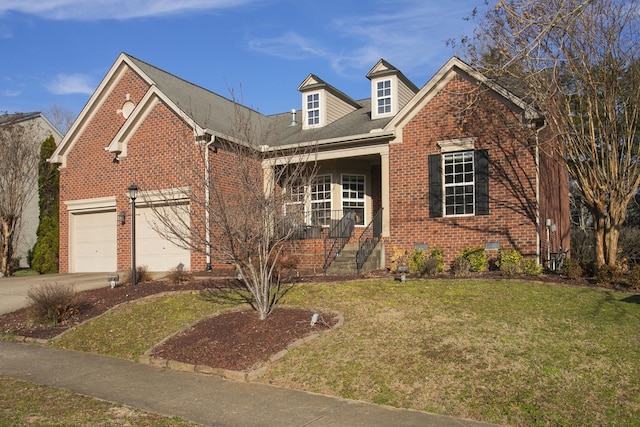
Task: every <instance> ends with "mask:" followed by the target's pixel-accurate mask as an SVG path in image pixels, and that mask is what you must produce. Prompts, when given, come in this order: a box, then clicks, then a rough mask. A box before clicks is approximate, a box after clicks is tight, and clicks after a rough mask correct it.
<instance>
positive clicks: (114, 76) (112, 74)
mask: <svg viewBox="0 0 640 427" xmlns="http://www.w3.org/2000/svg"><path fill="white" fill-rule="evenodd" d="M127 67H130V68H131V69H133V70H134V71H135V72H136V73H138V75H140V77H141V78H142V79H143V80H144V81H145V82H146V83H148V84H153V81H152V80H151V79H150V78H149V76H147V75H146V74H145V73H143V72H142V70H140V68H138V67H137V66H136V65H135V64H134V63H133V62H132V61H131V60H130V59H129V57H128V56H127V55H125V54H124V53H121V54H120V55H119V56H118V58H117V59H116V60H115V62H114V63H113V65H112V66H111V68H110V69H109V71H108V72H107V74H106V75H105V77H104V78H103V79H102V81H101V82H100V84H99V85H98V87H97V88H96V90H95V91H94V92H93V94H92V95H91V97H90V98H89V100H88V101H87V103H86V104H85V106H84V108H83V109H82V111H80V114H79V115H78V117H77V118H76V120H75V121H74V122H73V124H72V125H71V127H70V128H69V130H68V131H67V134H66V135H65V136H64V138H63V139H62V141H60V144H58V147H57V148H56V150H55V151H54V152H53V154H52V155H51V157H50V158H49V159H47V161H48V162H50V163H57V164H59V165H60V167H61V168H64V167H66V165H67V154H68V153H69V151H71V149H72V148H73V146H74V145H75V143H76V141H77V140H78V138H80V135H82V133H83V132H84V130H85V128H86V127H87V124H88V123H89V122H90V121H91V119H92V118H93V117H94V116H95V114H96V112H97V111H98V110H99V109H100V107H101V106H102V104H103V103H104V101H105V99H106V98H107V96H108V95H109V93H110V92H111V89H112V88H113V87H114V86H115V85H116V84H117V83H118V81H119V80H120V78H121V77H122V75H123V74H124V72H125V71H126V69H127Z"/></svg>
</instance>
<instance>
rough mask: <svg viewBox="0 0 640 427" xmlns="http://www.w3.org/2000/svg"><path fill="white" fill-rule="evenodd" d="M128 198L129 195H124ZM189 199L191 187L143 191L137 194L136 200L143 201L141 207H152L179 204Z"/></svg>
mask: <svg viewBox="0 0 640 427" xmlns="http://www.w3.org/2000/svg"><path fill="white" fill-rule="evenodd" d="M126 196H127V197H129V194H128V193H127V194H126ZM190 197H191V187H176V188H166V189H163V190H143V191H139V192H138V200H142V201H143V205H145V204H146V205H153V204H162V203H176V202H178V203H181V202H187V201H189V199H190Z"/></svg>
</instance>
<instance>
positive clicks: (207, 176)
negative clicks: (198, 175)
mask: <svg viewBox="0 0 640 427" xmlns="http://www.w3.org/2000/svg"><path fill="white" fill-rule="evenodd" d="M215 141H216V137H215V136H213V137H212V138H211V140H210V141H209V142H207V143H206V144H205V150H204V163H205V164H204V221H205V224H204V235H205V243H206V247H205V261H206V269H207V271H211V269H212V265H211V224H210V214H209V209H210V208H211V190H210V189H209V188H210V185H211V172H210V171H209V150H210V149H211V146H212V145H213V143H214V142H215ZM214 149H215V147H214Z"/></svg>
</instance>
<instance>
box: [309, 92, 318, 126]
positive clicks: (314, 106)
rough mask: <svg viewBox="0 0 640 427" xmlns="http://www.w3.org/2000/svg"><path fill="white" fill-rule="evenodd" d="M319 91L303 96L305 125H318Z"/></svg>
mask: <svg viewBox="0 0 640 427" xmlns="http://www.w3.org/2000/svg"><path fill="white" fill-rule="evenodd" d="M320 107H321V99H320V92H313V93H308V94H307V95H306V96H305V111H306V116H307V117H306V125H307V127H314V126H320V124H321V119H320Z"/></svg>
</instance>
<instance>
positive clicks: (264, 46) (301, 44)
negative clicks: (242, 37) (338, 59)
mask: <svg viewBox="0 0 640 427" xmlns="http://www.w3.org/2000/svg"><path fill="white" fill-rule="evenodd" d="M248 43H249V48H250V49H252V50H256V51H259V52H261V53H264V54H266V55H271V56H276V57H278V58H284V59H307V58H315V57H324V56H328V54H327V52H325V51H323V50H322V49H319V48H318V47H317V45H316V44H315V43H314V42H313V41H311V40H308V39H306V38H304V37H302V36H300V35H299V34H297V33H295V32H293V31H290V32H287V33H286V34H283V35H282V36H278V37H273V38H251V39H249V41H248Z"/></svg>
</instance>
